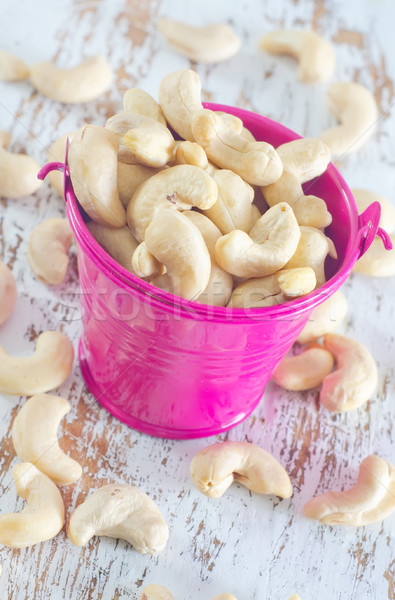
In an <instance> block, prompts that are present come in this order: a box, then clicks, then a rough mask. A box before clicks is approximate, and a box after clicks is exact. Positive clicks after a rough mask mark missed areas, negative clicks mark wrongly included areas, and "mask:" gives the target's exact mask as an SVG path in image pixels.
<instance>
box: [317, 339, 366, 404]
mask: <svg viewBox="0 0 395 600" xmlns="http://www.w3.org/2000/svg"><path fill="white" fill-rule="evenodd" d="M324 345H325V348H327V350H329V352H331V353H332V354H333V356H334V357H335V361H336V368H335V370H334V371H333V372H332V373H330V374H329V375H327V376H326V377H324V380H323V382H322V388H321V393H320V402H321V404H322V405H323V406H325V408H327V409H328V410H330V411H331V412H336V413H343V412H347V411H349V410H352V409H354V408H357V407H358V406H361V405H362V404H364V403H365V402H367V401H368V400H369V398H370V397H371V396H372V394H373V392H374V390H375V388H376V386H377V367H376V363H375V362H374V359H373V357H372V355H371V354H370V352H369V351H368V350H367V348H365V346H363V344H361V343H360V342H357V341H356V340H352V339H351V338H347V337H345V336H342V335H339V334H336V333H328V334H327V335H325V336H324Z"/></svg>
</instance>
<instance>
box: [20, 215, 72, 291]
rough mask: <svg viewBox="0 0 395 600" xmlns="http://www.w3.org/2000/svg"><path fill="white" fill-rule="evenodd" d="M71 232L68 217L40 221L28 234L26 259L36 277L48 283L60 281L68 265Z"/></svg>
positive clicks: (52, 283)
mask: <svg viewBox="0 0 395 600" xmlns="http://www.w3.org/2000/svg"><path fill="white" fill-rule="evenodd" d="M72 241H73V233H72V231H71V227H70V225H69V222H68V219H61V218H52V219H46V220H45V221H42V223H40V224H39V225H37V227H35V228H34V229H33V231H32V233H31V234H30V237H29V243H28V248H27V260H28V262H29V264H30V266H31V269H32V271H33V273H34V274H35V275H36V277H37V278H38V279H40V280H41V281H43V282H44V283H47V284H48V285H58V284H60V283H62V281H63V280H64V278H65V276H66V272H67V267H68V265H69V254H68V252H69V249H70V246H71V243H72Z"/></svg>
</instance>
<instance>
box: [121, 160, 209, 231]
mask: <svg viewBox="0 0 395 600" xmlns="http://www.w3.org/2000/svg"><path fill="white" fill-rule="evenodd" d="M217 196H218V188H217V184H216V183H215V182H214V181H213V180H212V178H211V177H210V175H208V174H207V173H206V172H205V171H203V170H202V169H199V168H198V167H194V166H193V165H176V166H175V167H170V168H168V169H164V170H163V171H159V173H156V175H153V176H152V177H150V178H149V179H147V181H145V182H144V183H143V184H142V185H140V187H139V188H137V190H136V192H135V193H134V194H133V196H132V198H131V200H130V202H129V204H128V209H127V219H128V225H129V227H130V229H131V231H132V232H133V234H134V236H135V237H136V239H137V240H139V241H140V242H141V241H143V239H144V235H145V230H146V228H147V227H148V225H149V224H150V222H151V220H152V218H153V216H154V214H155V212H156V211H158V210H160V209H163V208H169V207H172V206H173V208H177V209H179V210H189V209H191V208H192V206H196V207H197V208H200V209H203V210H204V209H207V208H210V206H212V205H213V204H214V202H215V201H216V200H217Z"/></svg>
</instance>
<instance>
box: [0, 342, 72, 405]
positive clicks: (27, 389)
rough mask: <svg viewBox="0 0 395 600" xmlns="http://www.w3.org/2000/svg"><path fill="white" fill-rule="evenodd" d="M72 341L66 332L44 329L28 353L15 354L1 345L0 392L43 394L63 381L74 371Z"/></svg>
mask: <svg viewBox="0 0 395 600" xmlns="http://www.w3.org/2000/svg"><path fill="white" fill-rule="evenodd" d="M73 360H74V349H73V344H72V343H71V341H70V340H69V338H68V337H66V336H65V335H64V334H63V333H60V332H58V331H45V332H44V333H41V334H40V335H39V336H38V338H37V342H36V350H35V352H34V353H33V354H32V355H31V356H28V357H13V356H10V355H9V354H7V352H6V351H5V350H4V348H2V347H1V346H0V393H3V394H11V395H15V396H33V395H34V394H43V393H45V392H49V391H50V390H53V389H55V388H57V387H58V386H59V385H61V384H62V383H63V382H64V381H65V380H66V379H67V377H68V376H69V375H70V373H71V369H72V366H73Z"/></svg>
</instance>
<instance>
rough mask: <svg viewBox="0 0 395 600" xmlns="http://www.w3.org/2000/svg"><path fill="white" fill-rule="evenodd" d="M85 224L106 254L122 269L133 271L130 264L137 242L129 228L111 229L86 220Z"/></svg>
mask: <svg viewBox="0 0 395 600" xmlns="http://www.w3.org/2000/svg"><path fill="white" fill-rule="evenodd" d="M86 226H87V228H88V229H89V231H90V233H91V234H92V235H93V237H94V238H95V240H96V241H97V243H98V244H99V245H100V246H101V247H102V248H104V250H105V251H106V252H107V254H109V255H110V256H111V257H112V258H113V259H114V260H115V261H116V262H117V263H119V264H120V265H121V266H122V267H123V268H124V269H126V270H127V271H130V272H131V273H135V270H134V269H133V265H132V256H133V252H134V251H135V250H136V248H137V246H138V242H137V240H136V239H135V237H134V236H133V234H132V232H131V231H130V229H128V228H127V227H120V228H119V229H112V228H110V227H106V226H105V225H99V223H95V222H94V221H88V223H87V224H86Z"/></svg>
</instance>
